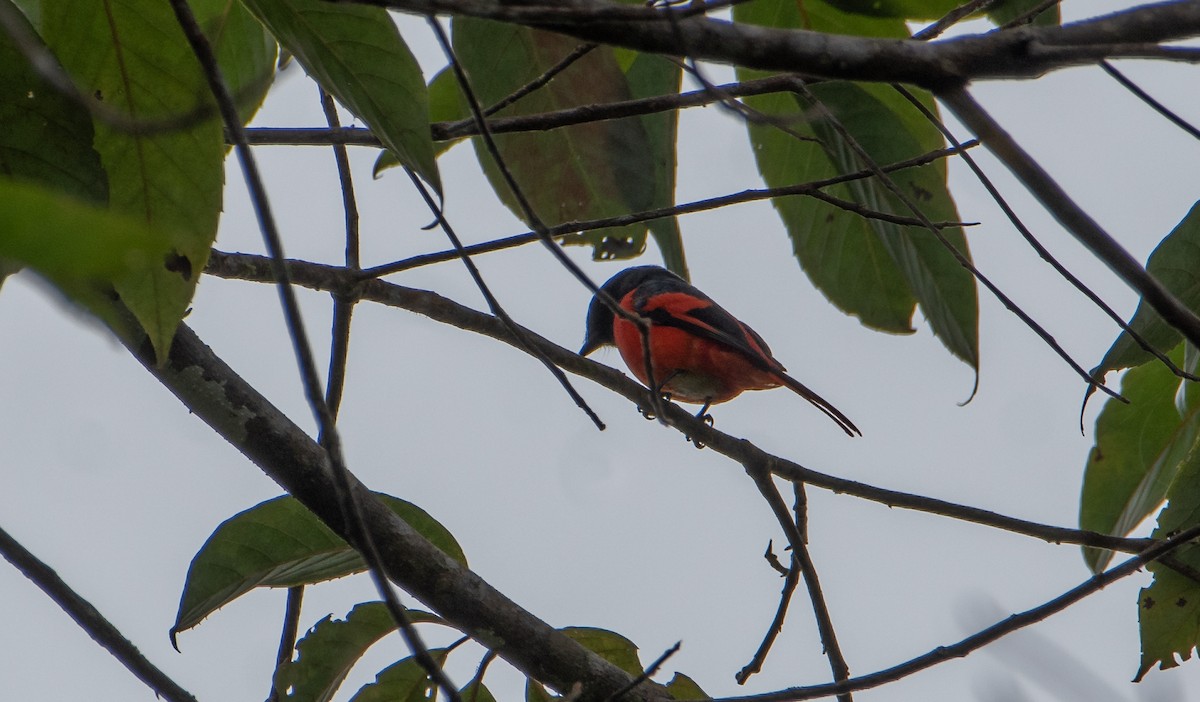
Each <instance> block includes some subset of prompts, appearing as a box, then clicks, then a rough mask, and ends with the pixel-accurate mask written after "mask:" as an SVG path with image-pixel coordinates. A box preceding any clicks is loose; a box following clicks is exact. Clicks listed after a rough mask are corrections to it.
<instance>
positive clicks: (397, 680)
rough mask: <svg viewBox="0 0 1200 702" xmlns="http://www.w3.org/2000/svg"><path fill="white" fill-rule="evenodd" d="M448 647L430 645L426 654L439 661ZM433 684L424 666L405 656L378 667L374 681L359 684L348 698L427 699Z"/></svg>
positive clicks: (356, 701)
mask: <svg viewBox="0 0 1200 702" xmlns="http://www.w3.org/2000/svg"><path fill="white" fill-rule="evenodd" d="M448 654H449V651H448V650H447V649H444V648H433V649H430V650H429V655H430V656H432V657H433V660H434V661H436V662H437V664H438V665H441V664H442V663H444V662H445V661H446V656H447V655H448ZM433 690H434V685H433V682H432V681H430V679H429V677H428V676H426V675H425V670H424V669H423V668H421V666H420V664H418V663H417V662H416V660H414V659H412V658H405V659H404V660H401V661H399V662H397V663H394V664H392V665H390V666H388V667H387V668H384V669H383V670H382V671H380V673H379V675H377V676H375V682H373V683H367V684H366V685H363V687H362V689H360V690H359V691H358V692H357V693H355V695H354V696H353V697H351V698H350V702H428V700H429V699H431V697H432V695H433Z"/></svg>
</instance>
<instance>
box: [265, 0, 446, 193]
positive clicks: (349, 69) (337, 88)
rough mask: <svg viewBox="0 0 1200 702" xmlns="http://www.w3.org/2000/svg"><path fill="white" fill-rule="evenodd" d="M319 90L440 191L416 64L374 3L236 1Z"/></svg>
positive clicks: (422, 83)
mask: <svg viewBox="0 0 1200 702" xmlns="http://www.w3.org/2000/svg"><path fill="white" fill-rule="evenodd" d="M243 2H245V3H246V6H247V7H249V8H250V10H251V11H252V12H253V13H254V14H255V15H256V16H257V17H258V18H259V19H260V20H262V22H263V24H265V25H266V26H267V28H268V29H270V30H271V33H272V34H274V35H275V38H276V39H278V40H279V43H280V44H281V45H283V47H284V48H286V49H287V50H288V51H289V52H291V53H292V55H294V56H295V57H296V60H297V61H299V62H300V65H302V66H304V70H305V71H307V72H308V74H309V75H310V76H312V77H313V78H314V79H315V80H316V81H317V82H318V83H320V84H321V86H322V87H323V88H325V90H327V91H329V93H330V94H331V95H333V96H334V97H335V98H337V100H338V102H340V103H341V104H343V105H345V106H346V108H347V109H349V110H350V111H351V112H353V113H354V114H355V115H357V116H358V117H359V118H360V119H362V120H363V121H364V122H366V123H367V126H368V127H370V128H371V131H372V132H374V133H375V135H376V136H378V137H379V139H380V141H382V142H383V144H384V146H386V147H387V148H388V149H390V150H391V151H392V152H393V153H394V154H395V155H396V157H397V158H398V159H399V160H400V162H401V163H403V164H405V165H407V166H409V167H410V168H412V169H413V170H414V171H415V172H416V173H417V174H418V175H420V176H421V178H423V179H424V180H425V182H427V183H429V184H430V185H431V186H433V188H434V190H435V191H437V192H438V194H441V192H442V181H441V176H439V175H438V167H437V160H436V159H435V158H434V152H433V139H432V137H431V136H430V134H429V96H428V93H427V90H426V87H425V79H424V77H423V76H422V74H421V67H420V66H419V65H418V64H417V60H416V58H415V57H414V56H413V54H412V52H411V51H410V50H409V48H408V45H407V44H405V43H404V39H403V38H402V37H401V36H400V32H399V30H398V29H396V23H395V22H394V21H393V20H392V18H391V17H390V16H389V15H388V13H387V11H386V10H384V9H383V8H380V7H366V6H362V5H349V4H340V3H330V2H324V0H243Z"/></svg>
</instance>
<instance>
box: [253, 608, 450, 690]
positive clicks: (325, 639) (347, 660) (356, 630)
mask: <svg viewBox="0 0 1200 702" xmlns="http://www.w3.org/2000/svg"><path fill="white" fill-rule="evenodd" d="M406 613H407V614H408V619H409V621H410V622H412V623H414V624H419V623H436V624H445V622H444V621H443V620H442V618H441V617H439V616H437V615H435V614H430V613H428V612H420V611H417V610H411V609H410V610H406ZM394 631H396V622H395V620H393V619H392V615H391V613H390V612H389V611H388V608H387V605H386V604H384V603H383V602H364V603H362V604H358V605H355V607H354V609H352V610H350V613H349V614H348V615H346V618H345V619H344V620H334V619H333V618H332V616H327V617H325V618H324V619H322V620H321V621H319V622H317V623H316V625H315V626H313V627H312V628H311V629H309V630H308V633H307V634H305V635H304V638H302V639H300V640H299V641H298V642H297V643H296V654H297V655H296V658H295V660H293V661H290V662H288V663H287V664H285V665H283V666H282V667H280V668H278V669H277V670H276V672H275V689H276V690H278V691H279V694H280V695H281V697H280V699H285V700H288V702H328V701H329V700H330V699H332V698H333V695H334V693H336V692H337V689H338V686H340V685H341V684H342V681H343V680H345V679H346V675H347V673H349V672H350V668H351V667H352V666H353V665H354V664H355V663H357V662H358V660H359V659H360V658H362V655H363V654H364V653H366V651H367V649H368V648H370V647H371V645H372V644H374V643H375V642H376V641H378V640H380V639H382V638H383V637H385V636H387V635H388V634H390V633H392V632H394Z"/></svg>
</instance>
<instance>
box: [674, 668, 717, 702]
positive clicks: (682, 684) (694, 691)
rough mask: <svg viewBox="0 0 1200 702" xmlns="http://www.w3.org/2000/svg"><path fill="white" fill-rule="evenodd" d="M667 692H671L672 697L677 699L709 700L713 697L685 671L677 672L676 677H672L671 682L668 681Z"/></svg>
mask: <svg viewBox="0 0 1200 702" xmlns="http://www.w3.org/2000/svg"><path fill="white" fill-rule="evenodd" d="M667 692H669V693H671V697H673V698H674V699H677V700H707V699H711V698H712V697H711V695H709V694H708V693H707V692H705V691H704V690H702V689H700V686H699V685H698V684H696V681H695V680H692V679H691V678H689V677H688V676H686V675H684V674H683V673H675V677H673V678H671V682H669V683H667Z"/></svg>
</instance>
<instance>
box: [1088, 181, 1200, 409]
mask: <svg viewBox="0 0 1200 702" xmlns="http://www.w3.org/2000/svg"><path fill="white" fill-rule="evenodd" d="M1146 270H1147V271H1149V273H1150V274H1151V275H1153V276H1154V277H1155V278H1157V279H1158V281H1159V282H1160V283H1162V284H1163V285H1164V286H1165V287H1166V288H1167V290H1169V291H1171V293H1172V294H1173V295H1175V297H1177V298H1179V301H1180V302H1182V303H1183V304H1184V305H1186V306H1187V308H1188V309H1190V310H1192V311H1194V312H1195V311H1200V202H1197V203H1195V204H1193V205H1192V208H1191V210H1189V211H1188V213H1187V215H1186V216H1184V218H1183V219H1182V220H1180V222H1179V224H1177V225H1176V226H1175V228H1174V229H1173V230H1171V233H1170V234H1167V236H1166V237H1165V238H1164V239H1163V240H1162V241H1161V242H1159V244H1158V246H1157V247H1155V249H1154V251H1153V252H1152V253H1151V254H1150V259H1149V260H1148V261H1147V262H1146ZM1129 326H1130V328H1131V329H1133V331H1135V332H1137V334H1138V335H1139V336H1141V337H1142V338H1143V339H1145V340H1146V341H1147V342H1148V343H1149V344H1150V345H1151V346H1153V347H1154V348H1156V349H1160V350H1167V349H1171V348H1174V347H1175V346H1176V345H1178V344H1179V341H1180V339H1182V338H1183V336H1182V335H1181V334H1180V333H1179V332H1178V331H1176V330H1175V329H1174V328H1173V327H1172V326H1171V325H1169V324H1167V322H1166V320H1164V319H1163V318H1162V317H1161V316H1160V315H1159V314H1158V312H1155V311H1154V309H1153V308H1152V307H1150V305H1148V304H1146V303H1145V301H1142V302H1140V303H1139V304H1138V307H1137V311H1136V312H1134V315H1133V319H1132V320H1130V322H1129ZM1153 358H1154V357H1153V356H1152V355H1151V354H1150V353H1149V352H1148V351H1146V350H1144V349H1142V347H1140V346H1138V345H1137V343H1136V342H1134V341H1133V338H1132V337H1131V336H1130V335H1129V333H1128V332H1124V331H1123V332H1121V334H1120V335H1119V336H1118V337H1117V340H1116V341H1115V342H1113V345H1112V346H1111V347H1109V349H1108V353H1106V354H1104V358H1103V360H1101V361H1100V365H1098V366H1096V367H1095V368H1094V369H1093V370H1092V374H1093V375H1095V374H1104V373H1108V372H1109V371H1113V370H1119V369H1121V368H1131V367H1133V366H1137V365H1141V364H1143V363H1146V362H1147V361H1150V360H1152V359H1153ZM1092 391H1093V390H1092V388H1091V387H1089V388H1088V394H1089V395H1090V394H1091V392H1092Z"/></svg>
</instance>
